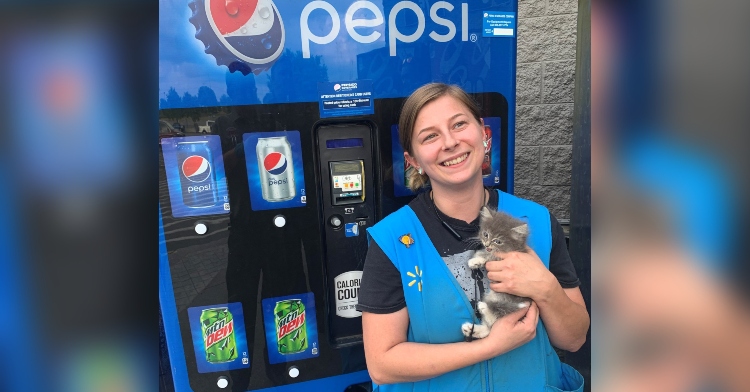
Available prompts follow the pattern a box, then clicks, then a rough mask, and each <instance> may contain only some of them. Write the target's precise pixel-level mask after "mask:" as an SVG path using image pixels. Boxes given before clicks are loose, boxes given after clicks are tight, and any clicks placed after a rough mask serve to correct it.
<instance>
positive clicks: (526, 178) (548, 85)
mask: <svg viewBox="0 0 750 392" xmlns="http://www.w3.org/2000/svg"><path fill="white" fill-rule="evenodd" d="M577 15H578V0H519V1H518V68H517V69H518V71H517V75H516V154H515V194H516V195H518V196H521V197H524V198H527V199H531V200H534V201H536V202H538V203H541V204H543V205H545V206H547V207H548V208H549V209H550V211H552V213H554V214H555V216H556V217H557V218H558V219H570V185H571V163H572V155H571V153H572V135H573V88H574V84H575V83H574V82H575V68H576V60H575V58H576V18H577Z"/></svg>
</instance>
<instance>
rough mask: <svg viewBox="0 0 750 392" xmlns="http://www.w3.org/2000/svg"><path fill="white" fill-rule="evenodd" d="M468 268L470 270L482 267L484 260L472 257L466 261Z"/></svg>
mask: <svg viewBox="0 0 750 392" xmlns="http://www.w3.org/2000/svg"><path fill="white" fill-rule="evenodd" d="M468 264H469V268H471V269H477V268H481V267H482V266H484V259H483V258H481V257H472V258H470V259H469V261H468Z"/></svg>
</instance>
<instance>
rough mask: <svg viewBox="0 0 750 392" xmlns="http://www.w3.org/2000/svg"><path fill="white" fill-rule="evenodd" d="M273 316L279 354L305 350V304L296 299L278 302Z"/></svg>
mask: <svg viewBox="0 0 750 392" xmlns="http://www.w3.org/2000/svg"><path fill="white" fill-rule="evenodd" d="M273 314H274V318H275V320H276V338H277V341H278V349H279V354H296V353H301V352H303V351H305V350H307V321H306V319H305V304H303V303H302V301H300V300H298V299H288V300H285V301H279V302H276V307H275V308H274V309H273Z"/></svg>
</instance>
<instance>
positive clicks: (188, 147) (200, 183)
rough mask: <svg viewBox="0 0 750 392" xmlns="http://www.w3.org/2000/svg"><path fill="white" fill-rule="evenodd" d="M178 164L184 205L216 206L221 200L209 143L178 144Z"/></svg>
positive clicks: (191, 206)
mask: <svg viewBox="0 0 750 392" xmlns="http://www.w3.org/2000/svg"><path fill="white" fill-rule="evenodd" d="M177 162H178V164H179V165H180V170H179V172H180V187H181V188H182V202H183V204H185V206H187V207H190V208H206V207H213V206H215V205H216V203H218V201H219V200H218V199H219V198H218V194H217V190H216V179H215V173H214V170H213V167H212V165H213V159H212V156H211V149H210V148H209V147H208V141H195V142H178V143H177Z"/></svg>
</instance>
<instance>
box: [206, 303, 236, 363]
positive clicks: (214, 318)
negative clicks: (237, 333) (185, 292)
mask: <svg viewBox="0 0 750 392" xmlns="http://www.w3.org/2000/svg"><path fill="white" fill-rule="evenodd" d="M200 322H201V329H202V330H203V344H204V346H205V347H206V361H208V362H209V363H223V362H230V361H233V360H235V359H237V343H236V341H235V338H234V317H233V316H232V313H231V312H230V311H229V309H228V308H213V309H204V310H203V311H202V312H201V318H200Z"/></svg>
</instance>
